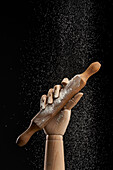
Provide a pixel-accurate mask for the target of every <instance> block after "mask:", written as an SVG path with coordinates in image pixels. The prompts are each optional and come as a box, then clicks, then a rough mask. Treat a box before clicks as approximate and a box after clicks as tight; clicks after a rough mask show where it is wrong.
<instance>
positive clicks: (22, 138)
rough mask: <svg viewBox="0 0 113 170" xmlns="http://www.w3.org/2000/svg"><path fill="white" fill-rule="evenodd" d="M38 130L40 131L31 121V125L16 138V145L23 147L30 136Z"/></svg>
mask: <svg viewBox="0 0 113 170" xmlns="http://www.w3.org/2000/svg"><path fill="white" fill-rule="evenodd" d="M38 130H40V128H39V127H38V126H37V125H36V124H35V123H34V122H32V121H31V124H30V126H29V127H28V129H27V130H26V131H25V132H23V133H22V134H21V135H20V136H19V137H18V138H17V140H16V143H17V145H18V146H24V145H25V144H27V142H28V141H29V139H30V138H31V136H32V135H33V134H34V133H35V132H37V131H38Z"/></svg>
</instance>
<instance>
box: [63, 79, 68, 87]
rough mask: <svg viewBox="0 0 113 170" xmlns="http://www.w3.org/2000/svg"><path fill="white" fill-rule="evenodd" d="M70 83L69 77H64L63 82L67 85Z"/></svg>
mask: <svg viewBox="0 0 113 170" xmlns="http://www.w3.org/2000/svg"><path fill="white" fill-rule="evenodd" d="M68 83H69V79H68V78H64V79H63V80H62V82H61V84H62V85H63V86H64V87H65V86H66V85H67V84H68Z"/></svg>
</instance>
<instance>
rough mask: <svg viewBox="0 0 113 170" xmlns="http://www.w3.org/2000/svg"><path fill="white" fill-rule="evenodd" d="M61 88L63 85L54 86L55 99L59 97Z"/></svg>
mask: <svg viewBox="0 0 113 170" xmlns="http://www.w3.org/2000/svg"><path fill="white" fill-rule="evenodd" d="M60 89H61V85H55V86H54V98H55V99H56V98H58V97H59V94H60Z"/></svg>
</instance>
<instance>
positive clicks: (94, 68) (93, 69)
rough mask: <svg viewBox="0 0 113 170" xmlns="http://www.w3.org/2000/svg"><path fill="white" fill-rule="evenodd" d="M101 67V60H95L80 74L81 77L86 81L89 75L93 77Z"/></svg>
mask: <svg viewBox="0 0 113 170" xmlns="http://www.w3.org/2000/svg"><path fill="white" fill-rule="evenodd" d="M100 67H101V64H100V63H99V62H94V63H92V64H90V66H89V67H88V68H87V69H86V71H85V72H83V73H82V74H80V77H81V78H82V80H83V81H84V82H86V81H87V80H88V78H89V77H91V76H92V75H93V74H95V73H96V72H98V71H99V69H100Z"/></svg>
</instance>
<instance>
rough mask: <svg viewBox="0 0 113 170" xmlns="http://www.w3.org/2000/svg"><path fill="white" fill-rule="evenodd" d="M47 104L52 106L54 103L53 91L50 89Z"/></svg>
mask: <svg viewBox="0 0 113 170" xmlns="http://www.w3.org/2000/svg"><path fill="white" fill-rule="evenodd" d="M47 103H48V104H52V103H53V89H52V88H51V89H49V91H48V95H47Z"/></svg>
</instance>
